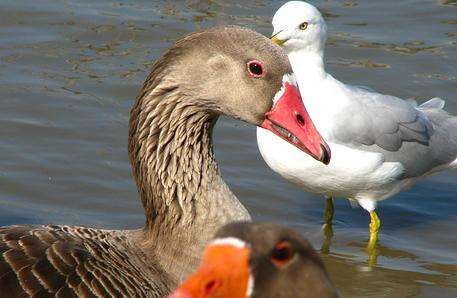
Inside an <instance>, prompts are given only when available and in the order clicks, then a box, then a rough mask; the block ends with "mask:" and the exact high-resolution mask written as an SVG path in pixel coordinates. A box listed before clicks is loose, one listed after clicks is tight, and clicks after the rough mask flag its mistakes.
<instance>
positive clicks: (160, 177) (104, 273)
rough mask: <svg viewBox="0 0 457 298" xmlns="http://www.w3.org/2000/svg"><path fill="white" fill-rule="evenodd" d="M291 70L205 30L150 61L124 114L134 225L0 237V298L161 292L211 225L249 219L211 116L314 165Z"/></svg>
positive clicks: (236, 31) (320, 149)
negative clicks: (222, 168)
mask: <svg viewBox="0 0 457 298" xmlns="http://www.w3.org/2000/svg"><path fill="white" fill-rule="evenodd" d="M290 72H291V69H290V65H289V63H288V60H287V57H286V55H285V54H284V53H283V52H282V51H281V49H279V48H278V47H276V46H274V45H273V44H272V43H271V41H270V40H268V39H267V38H265V37H263V36H262V35H260V34H258V33H255V32H253V31H250V30H248V29H243V28H240V27H221V28H214V29H209V30H206V31H201V32H198V33H194V34H191V35H189V36H187V37H185V38H183V39H181V40H180V41H178V42H176V43H175V44H174V45H173V46H172V47H171V48H170V49H169V50H168V51H167V52H166V53H165V54H164V55H163V57H162V58H160V59H159V60H157V61H156V63H155V64H154V66H153V68H152V71H151V73H150V75H149V76H148V77H147V79H146V81H145V83H144V85H143V87H142V89H141V91H140V93H139V95H138V97H137V99H136V102H135V104H134V106H133V108H132V111H131V118H130V124H129V147H128V149H129V156H130V162H131V165H132V172H133V177H134V179H135V181H136V184H137V187H138V192H139V195H140V197H141V201H142V203H143V206H144V210H145V216H146V222H145V226H144V227H143V228H141V229H137V230H102V229H94V228H88V227H77V226H57V225H43V226H9V227H3V228H0V293H1V294H2V295H8V296H9V297H16V296H27V295H29V296H34V297H35V296H41V295H43V296H47V295H55V296H56V297H74V296H82V297H88V296H98V297H111V296H123V297H163V296H164V295H166V294H168V293H169V291H170V289H173V288H174V287H175V286H176V285H177V284H178V283H179V282H180V281H182V280H183V278H184V277H185V276H187V275H188V274H190V273H191V272H192V271H193V269H195V267H196V266H197V265H198V262H199V258H200V253H201V251H202V249H203V248H204V245H205V244H206V242H207V241H208V240H209V239H211V237H212V236H213V234H214V233H215V232H216V230H217V229H218V228H219V227H221V226H222V225H224V224H225V223H227V222H231V221H236V220H249V219H250V217H249V213H248V212H247V211H246V209H245V208H244V207H243V205H242V204H241V203H240V202H239V201H238V200H237V198H236V197H235V196H234V195H233V194H232V192H231V191H230V190H229V188H228V186H227V185H226V184H225V183H224V181H223V179H222V177H221V176H220V174H219V170H218V166H217V163H216V161H215V158H214V154H213V149H212V145H211V135H212V129H213V126H214V124H215V122H216V121H217V118H218V116H219V115H220V114H226V115H228V116H231V117H234V118H237V119H240V120H243V121H246V122H248V123H251V124H254V125H262V126H263V127H265V128H267V129H269V130H271V131H274V132H275V133H276V134H277V135H279V136H281V137H282V138H284V139H285V140H287V141H288V142H290V143H293V144H295V145H296V146H297V147H299V148H301V149H302V150H305V151H307V152H309V153H310V154H312V155H313V156H314V157H315V158H317V159H321V160H323V159H325V156H326V155H327V153H326V151H325V150H326V145H325V143H324V142H323V140H322V139H321V137H320V135H319V133H318V132H317V131H316V130H315V128H314V126H313V124H312V122H311V120H310V118H309V116H308V114H307V112H306V110H305V108H304V106H303V104H302V101H301V98H300V96H299V93H298V91H297V87H296V85H295V83H294V82H293V79H292V76H291V75H288V74H289V73H290ZM273 100H274V102H275V104H274V105H273Z"/></svg>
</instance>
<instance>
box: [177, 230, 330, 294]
mask: <svg viewBox="0 0 457 298" xmlns="http://www.w3.org/2000/svg"><path fill="white" fill-rule="evenodd" d="M248 297H250V298H313V297H320V298H336V297H338V292H337V291H336V289H335V287H334V286H333V284H332V282H331V281H330V279H329V277H328V274H327V271H326V270H325V267H324V264H323V262H322V260H321V259H320V258H319V256H318V254H317V253H316V251H315V250H314V249H313V247H312V246H311V244H309V242H308V241H306V240H305V239H303V237H302V236H301V235H300V234H298V233H297V232H295V231H294V230H292V229H289V228H285V227H281V226H277V225H274V224H268V223H246V222H245V223H243V222H240V223H232V224H229V225H227V226H225V227H223V228H221V229H220V230H219V232H218V233H217V234H216V236H215V239H214V240H213V241H211V242H210V243H209V244H208V246H207V247H206V249H205V252H204V255H203V260H202V262H201V264H200V268H199V269H198V270H197V271H196V272H195V274H194V275H192V276H191V277H189V278H188V279H187V281H185V282H184V283H183V284H182V285H181V286H180V287H179V288H178V289H177V290H175V292H174V293H173V294H172V295H170V296H169V298H248Z"/></svg>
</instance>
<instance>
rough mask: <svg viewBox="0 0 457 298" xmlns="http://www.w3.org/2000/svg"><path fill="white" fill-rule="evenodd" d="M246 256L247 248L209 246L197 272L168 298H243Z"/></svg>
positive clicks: (219, 245) (246, 291) (246, 267)
mask: <svg viewBox="0 0 457 298" xmlns="http://www.w3.org/2000/svg"><path fill="white" fill-rule="evenodd" d="M249 253H250V250H249V248H247V247H235V246H232V245H228V244H218V245H209V246H208V247H207V248H206V250H205V252H204V254H203V259H202V262H201V264H200V268H198V270H197V272H195V274H194V275H192V276H190V277H189V278H188V279H187V280H186V281H185V282H184V283H183V284H182V285H181V286H180V287H179V288H178V289H176V290H175V291H174V292H173V293H171V295H170V296H168V298H210V297H218V298H246V297H247V293H248V283H249V277H250V269H249Z"/></svg>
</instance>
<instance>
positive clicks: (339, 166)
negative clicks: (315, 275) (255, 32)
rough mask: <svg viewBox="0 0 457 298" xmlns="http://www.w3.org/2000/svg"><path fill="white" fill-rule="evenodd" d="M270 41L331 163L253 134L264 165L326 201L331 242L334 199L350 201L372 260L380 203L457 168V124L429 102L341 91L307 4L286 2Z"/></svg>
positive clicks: (320, 24)
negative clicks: (360, 213) (359, 214)
mask: <svg viewBox="0 0 457 298" xmlns="http://www.w3.org/2000/svg"><path fill="white" fill-rule="evenodd" d="M272 23H273V27H274V30H273V37H272V40H273V42H275V43H276V44H277V45H279V46H281V47H282V48H284V50H285V51H286V52H287V54H288V56H289V60H290V62H291V65H292V68H293V70H294V72H295V74H296V78H297V82H298V85H299V87H300V93H301V95H302V99H303V101H304V103H305V105H306V107H307V109H308V111H309V114H310V116H311V118H312V120H313V121H314V123H315V125H316V127H317V129H318V130H319V131H320V132H321V134H322V136H323V137H324V138H325V139H326V141H327V142H328V144H329V146H330V149H331V152H332V161H331V162H330V164H329V165H328V166H324V165H321V164H319V163H316V162H315V161H314V160H312V159H310V158H308V157H307V156H306V155H304V154H302V153H301V152H300V151H298V150H296V149H295V148H293V147H291V146H289V144H287V143H285V142H283V141H281V140H280V139H278V138H276V137H275V136H274V135H273V134H271V133H269V132H267V131H265V130H263V129H261V128H258V129H257V140H258V145H259V149H260V151H261V153H262V156H263V158H264V159H265V161H266V162H267V163H268V165H269V166H270V167H271V168H272V169H273V170H274V171H276V172H278V173H279V174H281V175H282V176H284V177H285V178H286V179H288V180H290V181H292V182H294V183H297V184H298V185H300V186H302V187H303V188H304V189H305V190H307V191H309V192H312V193H316V194H321V195H324V196H326V197H327V198H328V199H327V202H326V211H325V217H324V220H325V227H326V232H327V233H328V234H329V235H331V234H332V232H331V221H332V218H333V199H332V198H333V197H343V198H348V199H350V200H351V201H355V202H357V203H358V204H359V205H360V206H361V207H362V208H364V209H365V210H367V211H368V212H369V213H370V217H371V222H370V239H369V242H368V250H369V252H370V254H371V256H373V257H374V259H375V253H376V252H375V246H376V243H377V241H378V233H379V228H380V224H381V222H380V220H379V218H378V216H377V214H376V212H375V208H376V204H377V202H378V201H380V200H383V199H386V198H389V197H391V196H393V195H394V194H396V193H398V192H399V191H401V190H402V189H405V188H407V187H409V186H411V185H412V184H413V183H415V182H416V181H418V180H419V179H421V178H423V177H424V176H427V175H429V174H432V173H435V172H437V171H441V170H446V169H453V168H457V117H454V116H452V115H450V114H448V113H447V112H446V111H444V110H443V107H444V101H443V100H441V99H439V98H434V99H431V100H429V101H427V102H425V103H424V104H422V105H420V106H417V105H415V103H412V102H410V101H405V100H402V99H400V98H397V97H394V96H390V95H384V94H380V93H376V92H375V91H371V90H368V89H365V88H360V87H356V86H351V85H347V84H344V83H342V82H340V81H338V80H337V79H335V78H334V77H333V76H331V75H330V74H328V73H327V72H326V70H325V65H324V49H325V42H326V37H327V27H326V24H325V21H324V19H323V17H322V15H321V13H320V12H319V11H318V10H317V9H316V8H315V7H314V6H312V5H310V4H308V3H305V2H301V1H291V2H287V3H286V4H284V5H283V6H282V7H281V8H279V10H278V11H277V12H276V13H275V15H274V17H273V21H272Z"/></svg>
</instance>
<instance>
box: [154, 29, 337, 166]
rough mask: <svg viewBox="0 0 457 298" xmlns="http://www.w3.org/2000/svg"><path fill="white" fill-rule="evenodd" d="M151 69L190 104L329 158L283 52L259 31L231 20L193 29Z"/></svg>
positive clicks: (310, 152) (316, 155) (321, 156)
mask: <svg viewBox="0 0 457 298" xmlns="http://www.w3.org/2000/svg"><path fill="white" fill-rule="evenodd" d="M155 69H156V72H158V73H161V74H162V75H163V80H166V81H167V82H168V83H166V82H165V83H164V82H161V78H159V79H157V78H156V79H155V80H151V81H155V82H157V83H156V84H159V82H160V84H162V85H164V86H166V85H168V86H179V93H180V94H181V95H183V96H185V97H186V98H188V99H190V98H191V99H192V100H193V102H192V103H191V104H192V105H195V106H200V107H201V108H202V109H206V110H208V111H210V112H211V113H214V114H215V115H219V114H225V115H228V116H231V117H233V118H236V119H240V120H243V121H245V122H248V123H251V124H254V125H257V126H261V127H263V128H266V129H268V130H270V131H272V132H273V133H275V134H276V135H278V136H279V137H281V138H282V139H284V140H286V141H287V142H289V143H291V144H293V145H294V146H296V147H298V148H299V149H301V150H303V151H304V152H306V153H308V154H310V155H311V156H313V157H314V158H316V159H317V160H320V161H322V162H324V163H328V162H329V161H330V150H329V147H328V146H327V144H326V143H325V142H324V141H323V139H322V137H321V135H320V134H319V132H318V131H317V130H316V128H315V127H314V124H313V122H312V121H311V118H310V117H309V115H308V113H307V111H306V109H305V107H304V105H303V102H302V100H301V97H300V93H299V91H298V86H297V84H296V82H295V79H294V75H293V74H292V70H291V67H290V64H289V61H288V59H287V56H286V55H285V53H284V52H283V51H282V50H281V49H280V48H278V47H276V46H274V44H273V43H272V42H271V41H270V40H269V39H268V38H266V37H264V36H263V35H261V34H258V33H256V32H253V31H251V30H249V29H245V28H241V27H234V26H232V27H217V28H213V29H209V30H204V31H201V32H197V33H194V34H191V35H189V36H187V37H185V38H183V39H182V40H180V41H178V42H177V43H175V44H174V45H173V46H172V47H171V48H170V50H169V51H168V52H167V53H166V54H165V55H164V57H163V58H162V59H161V60H160V61H159V62H158V63H157V64H156V66H155ZM162 70H163V71H162ZM169 88H170V89H171V88H173V87H169ZM146 89H147V88H146ZM166 91H169V90H166Z"/></svg>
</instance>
